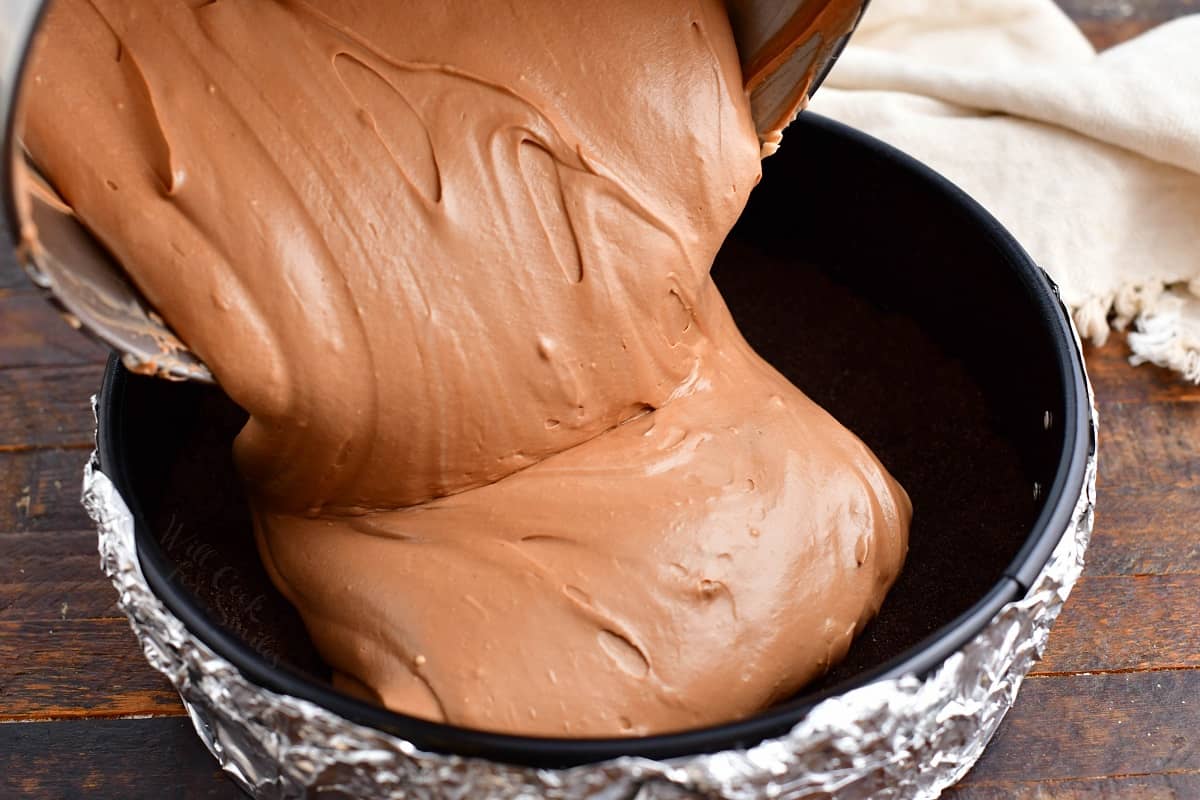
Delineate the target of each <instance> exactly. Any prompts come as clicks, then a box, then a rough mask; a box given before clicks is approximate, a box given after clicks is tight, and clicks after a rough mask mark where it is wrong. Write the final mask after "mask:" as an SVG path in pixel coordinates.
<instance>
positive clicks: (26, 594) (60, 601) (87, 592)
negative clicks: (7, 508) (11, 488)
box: [0, 528, 123, 623]
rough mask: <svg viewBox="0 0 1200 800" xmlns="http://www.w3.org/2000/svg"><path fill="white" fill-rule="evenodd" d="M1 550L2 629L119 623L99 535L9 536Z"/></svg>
mask: <svg viewBox="0 0 1200 800" xmlns="http://www.w3.org/2000/svg"><path fill="white" fill-rule="evenodd" d="M0 548H2V550H3V553H4V556H5V557H4V558H3V559H0V623H5V622H39V621H56V620H57V621H65V620H85V619H117V618H119V617H120V612H119V611H118V610H117V607H116V600H117V593H116V591H115V590H114V589H113V587H112V584H111V583H109V582H108V580H107V579H106V578H105V577H104V576H103V575H102V574H101V573H100V556H99V554H98V553H97V552H96V532H95V530H93V529H90V528H89V529H88V530H82V531H37V532H32V533H10V534H7V535H5V536H4V538H3V544H0ZM120 618H122V619H123V617H120Z"/></svg>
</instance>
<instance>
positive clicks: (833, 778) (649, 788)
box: [83, 386, 1096, 800]
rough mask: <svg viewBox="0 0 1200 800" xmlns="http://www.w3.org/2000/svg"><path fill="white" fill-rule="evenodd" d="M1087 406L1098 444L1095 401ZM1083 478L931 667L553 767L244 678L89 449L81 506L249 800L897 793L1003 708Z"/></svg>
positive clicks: (958, 763)
mask: <svg viewBox="0 0 1200 800" xmlns="http://www.w3.org/2000/svg"><path fill="white" fill-rule="evenodd" d="M1088 391H1089V401H1091V397H1090V392H1091V389H1090V386H1089V388H1088ZM1089 408H1090V409H1091V413H1092V416H1091V420H1090V425H1091V434H1092V437H1093V439H1092V441H1093V442H1094V441H1095V435H1096V418H1095V410H1094V403H1093V402H1089ZM1095 481H1096V460H1095V455H1094V451H1093V454H1092V455H1091V456H1090V457H1089V459H1088V464H1087V468H1086V475H1085V479H1084V486H1083V491H1082V493H1081V495H1080V497H1079V498H1078V501H1077V503H1076V505H1075V508H1074V513H1073V514H1072V516H1071V521H1070V524H1069V525H1068V527H1067V529H1066V530H1065V531H1064V532H1063V536H1062V539H1061V540H1060V541H1059V543H1058V546H1057V547H1056V548H1055V550H1054V552H1053V554H1052V556H1051V557H1050V560H1049V562H1048V563H1047V564H1046V566H1045V568H1044V569H1043V570H1042V572H1041V574H1040V575H1039V576H1038V578H1037V580H1036V581H1035V582H1034V583H1033V584H1032V586H1031V588H1030V590H1029V591H1028V593H1027V594H1026V595H1025V597H1023V598H1022V599H1020V600H1018V601H1015V602H1012V603H1009V604H1008V605H1006V606H1004V607H1003V608H1002V609H1001V611H1000V612H999V613H998V614H997V615H996V617H995V618H994V619H993V620H992V621H991V622H990V623H989V624H988V625H987V627H986V628H984V630H983V631H982V632H981V633H980V634H979V635H978V636H977V637H976V638H975V639H973V640H972V641H970V642H969V643H968V644H967V645H966V646H964V647H963V648H962V650H960V651H959V652H957V653H955V654H954V655H952V656H951V657H950V658H949V659H947V660H946V661H945V662H944V663H943V665H942V666H941V668H940V669H938V670H937V671H936V672H935V673H934V674H932V675H930V676H929V677H927V678H925V679H923V680H922V679H918V678H915V677H904V678H900V679H896V680H887V681H881V682H877V683H873V684H870V685H867V686H864V687H861V688H859V689H855V690H853V691H850V692H847V693H845V694H842V695H840V696H836V697H833V698H830V699H828V700H826V701H824V702H822V703H821V704H820V705H818V706H817V707H816V708H814V709H813V710H812V711H811V712H809V714H808V715H807V716H806V717H805V718H804V719H803V720H802V721H801V722H800V723H799V724H797V725H796V727H795V728H793V729H792V730H791V731H790V732H789V733H788V734H787V735H785V736H782V737H780V738H778V739H771V740H768V741H764V742H762V743H761V744H759V745H757V746H755V747H752V748H750V749H748V750H739V751H726V752H721V753H714V754H702V755H696V756H692V757H685V758H678V759H672V760H668V761H652V760H647V759H641V758H621V759H616V760H614V761H609V762H605V763H600V764H594V765H585V766H579V767H572V768H568V769H562V770H550V769H535V768H530V767H519V766H512V765H507V764H498V763H493V762H489V761H484V760H480V759H473V758H462V757H458V756H453V755H442V754H435V753H426V752H422V751H420V750H418V749H417V748H416V747H414V746H413V745H412V744H411V743H410V742H407V741H403V740H400V739H398V738H396V737H394V736H391V735H389V734H385V733H382V732H380V731H377V730H374V729H372V728H368V727H364V726H362V725H358V724H356V723H353V722H350V721H349V720H346V719H344V718H342V717H340V716H338V715H336V714H334V713H332V712H330V711H328V710H326V709H324V708H321V707H319V706H317V705H314V704H312V703H309V702H307V701H304V700H300V699H297V698H295V697H291V696H287V695H280V694H276V693H274V692H271V691H268V690H266V689H263V688H261V687H259V686H257V685H255V684H253V683H251V682H249V681H247V680H246V679H245V678H244V677H243V676H242V675H241V673H240V672H239V671H238V670H237V668H236V667H234V666H233V665H232V664H230V663H229V662H228V661H226V660H225V659H223V658H221V657H220V656H218V655H217V654H216V653H214V652H213V651H212V650H211V649H209V647H208V646H207V645H205V644H204V643H203V642H202V641H200V640H199V639H197V638H196V637H195V636H193V635H192V634H191V633H190V632H189V631H188V630H187V628H185V627H184V625H183V623H182V622H180V621H179V619H178V618H176V617H175V616H174V615H173V614H172V613H171V612H170V611H169V610H168V609H167V608H166V607H165V606H164V605H163V604H162V602H161V601H160V600H159V599H158V598H157V597H156V596H155V595H154V593H153V592H152V591H151V590H150V587H149V586H148V585H147V582H146V579H145V577H144V576H143V574H142V571H141V567H140V565H139V563H138V558H137V551H136V548H135V543H134V522H133V518H132V516H131V514H130V513H129V509H128V508H127V506H126V504H125V501H124V500H123V499H122V498H121V496H120V494H119V493H118V492H117V490H116V488H115V487H114V486H113V484H112V482H111V481H110V480H109V479H108V477H107V476H105V475H104V474H103V473H102V472H101V471H100V470H99V468H98V466H97V463H96V460H95V458H93V460H92V463H91V464H89V465H88V467H87V469H86V474H85V477H84V489H83V501H84V505H85V507H86V508H87V510H88V512H89V513H90V514H91V516H92V518H93V519H94V520H95V522H96V525H97V527H98V529H99V537H100V554H101V561H102V564H103V567H104V570H105V572H106V573H107V574H108V576H109V577H110V578H111V579H112V582H113V584H114V586H116V588H117V591H118V592H119V594H120V598H119V603H120V607H121V609H122V610H124V612H125V613H126V614H127V615H128V616H129V620H130V623H131V625H132V627H133V631H134V633H135V634H136V635H137V637H138V639H139V640H140V642H141V644H142V649H143V650H144V652H145V654H146V658H147V659H148V660H149V662H150V663H151V664H152V665H153V666H154V667H155V668H156V669H158V670H159V671H160V672H162V673H163V674H164V675H166V676H167V678H168V679H169V680H170V681H171V683H173V684H174V685H175V688H176V689H177V690H178V691H179V694H180V696H181V697H182V698H183V702H184V705H185V707H186V708H187V711H188V714H189V715H190V716H191V719H192V722H193V723H194V724H195V727H196V731H197V733H198V734H199V735H200V738H201V739H202V740H203V741H204V744H205V745H206V746H207V747H208V749H209V750H210V751H211V752H212V754H213V755H214V756H215V757H216V758H217V760H218V761H219V762H220V763H221V765H222V767H223V768H224V769H225V770H226V771H227V772H228V773H229V774H230V775H232V776H233V778H234V779H235V780H236V781H237V782H238V783H239V784H241V785H242V786H243V787H244V788H246V789H247V790H248V791H249V792H251V793H252V794H254V795H255V796H257V797H262V798H298V797H308V796H320V797H331V798H332V797H346V798H368V799H373V798H402V797H403V798H441V797H453V798H467V797H470V798H476V797H495V798H562V799H563V800H572V799H574V798H585V797H596V798H605V799H606V800H622V799H624V798H630V799H634V800H650V799H651V798H662V800H679V798H730V799H731V800H742V799H743V798H746V799H748V798H760V797H767V798H797V799H799V798H829V797H835V798H846V799H847V800H852V799H854V798H863V800H866V799H867V798H871V799H872V800H899V798H933V797H937V796H938V795H939V794H940V793H941V791H942V790H943V789H945V788H946V787H948V786H950V785H952V784H954V783H955V782H957V781H958V780H959V779H960V778H961V777H962V776H963V775H964V774H965V773H966V772H967V770H969V769H970V768H971V766H972V765H973V764H974V763H975V761H976V760H977V759H978V758H979V756H980V754H981V753H982V752H983V748H984V747H985V746H986V745H987V743H988V741H989V740H990V739H991V737H992V735H993V734H994V733H995V732H996V729H997V727H998V726H999V725H1000V721H1001V720H1002V719H1003V717H1004V715H1005V713H1006V712H1007V711H1008V709H1009V708H1010V707H1011V706H1012V704H1013V701H1014V700H1015V699H1016V695H1017V690H1018V689H1019V688H1020V685H1021V682H1022V680H1023V679H1024V677H1025V675H1026V673H1027V672H1028V671H1029V669H1030V667H1031V666H1032V665H1033V663H1034V661H1036V660H1037V659H1038V658H1039V657H1040V656H1041V653H1042V650H1043V647H1044V646H1045V643H1046V639H1047V636H1048V635H1049V632H1050V626H1051V624H1052V623H1053V622H1054V620H1055V618H1056V617H1057V616H1058V613H1059V611H1060V610H1061V609H1062V606H1063V603H1064V602H1065V601H1066V599H1067V595H1068V594H1069V593H1070V591H1071V587H1072V586H1073V585H1074V583H1075V580H1076V578H1078V577H1079V574H1080V572H1081V571H1082V569H1083V555H1084V550H1085V549H1086V547H1087V544H1088V540H1089V538H1090V535H1091V530H1092V511H1093V507H1094V504H1095Z"/></svg>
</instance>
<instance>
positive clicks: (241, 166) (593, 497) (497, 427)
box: [25, 0, 911, 736]
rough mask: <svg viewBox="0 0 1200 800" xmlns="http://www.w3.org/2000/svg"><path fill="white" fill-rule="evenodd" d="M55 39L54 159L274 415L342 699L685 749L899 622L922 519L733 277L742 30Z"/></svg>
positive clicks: (189, 24)
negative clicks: (807, 381)
mask: <svg viewBox="0 0 1200 800" xmlns="http://www.w3.org/2000/svg"><path fill="white" fill-rule="evenodd" d="M44 31H45V35H44V37H43V40H42V43H41V45H40V47H39V50H38V53H37V57H36V60H35V61H34V62H33V64H32V66H31V67H30V73H29V77H28V78H27V86H28V87H29V90H28V93H27V102H26V121H27V124H26V136H25V141H26V144H27V146H28V148H29V149H30V151H31V153H32V155H33V157H34V160H35V161H36V162H37V163H38V165H39V166H40V167H41V169H42V170H43V172H44V173H45V175H46V176H47V178H48V180H49V181H50V182H51V183H52V184H53V185H54V186H55V187H56V188H57V189H58V190H59V192H60V193H61V194H62V196H63V197H64V198H65V199H66V201H67V202H68V203H69V204H70V205H71V206H72V207H73V208H74V209H75V211H76V213H77V214H78V215H79V216H80V217H81V218H82V219H83V220H84V221H85V222H86V224H87V225H88V226H89V227H90V228H91V229H92V230H93V231H95V232H96V234H97V235H98V236H99V237H100V238H101V239H102V240H103V241H104V242H105V243H106V245H107V246H108V247H109V248H110V249H111V250H112V252H113V253H114V254H115V256H116V257H117V258H118V260H119V261H120V262H121V263H122V264H123V265H124V266H125V267H126V268H127V269H128V271H129V273H130V275H131V276H132V277H133V279H134V280H135V282H136V283H137V285H138V286H139V287H140V289H141V290H142V291H143V292H144V294H145V295H146V297H147V298H148V299H149V301H150V302H151V303H152V304H153V305H154V306H155V307H156V308H157V309H158V310H159V311H160V312H161V313H162V315H163V317H164V318H165V319H166V320H167V322H168V323H169V324H170V325H171V326H172V327H173V328H174V330H175V331H176V332H178V333H179V335H180V336H181V337H182V339H183V340H184V341H186V342H187V343H188V346H189V347H190V348H191V349H192V350H194V351H195V352H196V353H197V354H198V355H199V356H200V357H201V358H202V359H203V360H204V361H205V363H206V364H208V366H209V367H210V368H211V369H212V371H213V373H214V374H215V375H216V377H217V379H218V380H219V382H220V384H221V386H222V387H223V388H224V390H225V391H226V392H227V393H228V394H229V395H230V397H232V398H233V399H234V400H235V401H237V402H238V403H239V404H240V405H241V406H242V407H243V408H245V409H246V410H247V411H248V412H249V414H250V420H249V422H248V423H247V425H246V427H245V429H244V430H243V431H242V432H241V434H240V435H239V436H238V438H237V441H236V444H235V457H236V463H237V465H238V468H239V470H240V472H241V473H242V475H243V477H244V479H245V483H246V486H247V487H248V491H249V493H250V497H251V503H252V507H253V511H254V517H255V526H256V535H257V537H258V545H259V549H260V551H261V553H262V557H263V560H264V562H265V564H266V565H267V568H268V571H269V572H270V574H271V576H272V578H273V580H274V581H275V583H276V584H277V585H278V587H279V589H280V590H281V591H282V592H283V593H284V594H285V595H286V596H287V597H288V598H289V599H290V600H291V601H292V602H293V603H294V604H295V605H296V607H297V608H298V609H299V610H300V613H301V614H302V616H303V618H304V620H305V622H306V624H307V626H308V629H309V631H310V632H311V634H312V638H313V641H314V642H315V643H316V645H317V647H318V649H319V650H320V652H321V653H322V655H323V656H324V658H325V659H326V660H327V661H328V663H329V664H330V665H331V666H332V668H333V670H334V673H335V681H336V683H337V684H338V685H339V686H340V687H341V688H343V689H344V690H345V691H349V692H353V693H355V694H358V695H360V696H365V697H369V698H372V699H375V700H377V701H379V702H381V703H383V704H385V705H387V706H388V707H389V708H392V709H395V710H398V711H402V712H406V713H409V714H414V715H416V716H420V717H425V718H429V719H436V720H445V721H447V722H451V723H454V724H458V725H464V726H470V727H476V728H484V729H489V730H496V731H505V732H512V733H524V734H537V735H551V736H562V735H570V736H609V735H631V734H647V733H655V732H664V731H674V730H680V729H684V728H689V727H694V726H698V725H704V724H709V723H715V722H721V721H726V720H730V719H734V718H738V717H743V716H746V715H748V714H751V713H753V712H755V711H758V710H760V709H762V708H764V707H765V706H768V705H769V704H771V703H772V702H774V701H777V700H779V699H781V698H784V697H786V696H788V695H789V694H792V693H794V692H795V691H796V690H797V689H798V688H799V687H801V686H802V685H803V684H804V683H805V682H806V681H808V680H810V679H812V678H813V677H815V676H817V675H819V674H821V673H822V672H823V671H824V670H825V669H827V668H828V667H829V666H830V665H831V664H833V663H834V662H836V661H837V660H838V659H839V658H841V657H842V655H843V654H844V653H845V652H846V649H847V647H848V646H849V644H850V641H851V639H852V638H853V637H854V635H855V634H856V632H858V631H859V630H861V628H862V627H863V625H864V624H865V623H866V622H867V621H868V620H869V619H870V618H871V617H872V615H874V614H875V613H876V611H877V610H878V608H879V605H880V603H881V602H882V600H883V597H884V594H885V593H886V591H887V589H888V587H889V586H890V585H891V583H892V581H893V580H894V578H895V577H896V574H897V572H898V571H899V569H900V566H901V563H902V561H903V557H904V552H905V548H906V540H907V529H908V522H909V518H910V514H911V510H910V506H909V502H908V499H907V497H906V495H905V493H904V491H903V489H901V488H900V487H899V485H897V484H896V483H895V482H894V481H893V480H892V479H891V477H890V476H889V475H888V474H887V472H886V471H885V470H884V468H883V467H882V466H881V465H880V464H879V462H878V461H877V460H876V459H875V457H874V456H873V455H872V454H871V453H870V452H869V451H868V449H867V448H866V447H865V446H864V445H863V444H862V443H861V442H860V441H859V440H858V439H857V438H855V437H854V436H853V435H852V434H851V433H849V432H848V431H846V430H845V429H844V428H842V427H841V426H840V425H838V423H837V422H835V421H834V420H833V419H832V418H831V417H830V416H829V415H828V414H826V413H825V412H824V411H822V410H821V409H820V408H818V407H817V406H815V405H814V404H813V403H812V402H811V401H810V400H808V399H807V398H806V397H805V396H804V395H803V394H801V393H800V392H799V391H798V390H797V389H796V388H795V387H793V386H792V385H791V384H789V383H788V381H787V380H786V379H784V378H783V377H782V376H780V375H779V374H778V373H777V372H775V371H774V370H773V369H772V368H771V367H770V366H768V365H767V364H766V363H764V362H763V361H762V360H761V359H760V358H759V357H758V356H756V355H755V354H754V352H753V351H751V349H750V348H749V347H748V346H747V344H746V343H745V341H744V340H743V339H742V337H741V336H740V334H739V333H738V330H737V328H736V327H735V325H734V323H733V321H732V320H731V319H730V316H729V312H728V311H727V309H726V307H725V304H724V302H723V301H722V299H721V296H720V294H719V293H718V291H717V289H716V287H715V286H714V285H713V282H712V281H711V279H710V278H709V274H708V271H709V267H710V265H711V264H712V261H713V258H714V256H715V254H716V252H717V249H718V247H719V246H720V244H721V242H722V240H723V239H724V237H725V236H726V234H727V233H728V232H729V230H730V228H731V227H732V225H733V223H734V221H735V220H736V218H737V216H738V214H739V213H740V212H741V210H742V208H743V206H744V205H745V202H746V199H747V196H748V194H749V192H750V190H751V188H752V187H753V186H754V185H755V184H756V182H757V181H758V179H759V175H760V171H759V152H760V146H759V141H758V138H757V136H756V134H755V131H754V126H753V124H752V121H751V119H750V111H749V103H748V101H747V98H746V94H745V92H744V91H743V88H742V76H741V73H740V68H739V63H738V58H737V53H736V51H735V47H734V43H733V38H732V34H731V32H730V28H729V22H728V19H727V17H726V14H725V11H724V9H723V7H722V6H721V4H720V3H719V2H716V0H656V1H655V2H653V3H647V2H642V0H621V1H620V2H612V3H575V2H567V1H566V0H558V1H557V2H556V1H555V0H536V1H534V0H523V2H521V3H501V2H487V3H481V2H479V0H454V1H453V2H438V3H429V2H415V1H414V2H397V1H390V2H383V1H382V0H379V2H364V0H212V1H210V2H199V0H58V2H57V3H55V4H54V6H53V9H52V11H51V12H50V15H49V17H48V19H47V21H46V24H45V28H44ZM793 146H803V142H802V141H797V142H795V143H793ZM804 189H805V187H797V190H798V191H803V190H804ZM796 346H797V347H800V348H803V347H804V342H803V341H797V342H796Z"/></svg>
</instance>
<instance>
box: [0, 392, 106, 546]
mask: <svg viewBox="0 0 1200 800" xmlns="http://www.w3.org/2000/svg"><path fill="white" fill-rule="evenodd" d="M89 413H90V412H89ZM90 453H91V451H90V449H88V448H83V449H73V450H63V449H58V448H55V449H49V450H25V451H20V452H14V453H0V540H2V539H3V537H4V534H6V533H23V532H26V531H73V530H82V529H84V528H90V527H92V521H91V520H90V519H88V516H87V514H85V513H84V511H83V507H82V506H81V505H80V504H79V492H80V485H81V481H82V478H83V466H84V464H86V463H87V460H88V457H89V456H90Z"/></svg>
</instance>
